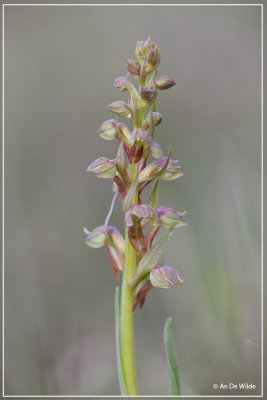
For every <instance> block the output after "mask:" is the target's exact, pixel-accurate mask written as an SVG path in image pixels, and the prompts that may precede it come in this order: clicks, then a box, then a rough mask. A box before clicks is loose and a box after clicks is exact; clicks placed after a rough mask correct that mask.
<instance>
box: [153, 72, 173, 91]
mask: <svg viewBox="0 0 267 400" xmlns="http://www.w3.org/2000/svg"><path fill="white" fill-rule="evenodd" d="M155 83H156V86H157V88H158V89H159V90H165V89H169V88H171V87H172V86H174V85H175V80H174V79H172V78H170V77H169V76H165V75H161V76H159V77H158V78H156V79H155Z"/></svg>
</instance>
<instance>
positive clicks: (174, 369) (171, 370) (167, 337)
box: [164, 318, 181, 396]
mask: <svg viewBox="0 0 267 400" xmlns="http://www.w3.org/2000/svg"><path fill="white" fill-rule="evenodd" d="M164 345H165V352H166V357H167V363H168V374H169V381H170V395H172V396H177V395H178V396H179V395H181V387H180V379H179V368H178V362H177V356H176V351H175V344H174V338H173V329H172V319H171V318H167V320H166V322H165V326H164Z"/></svg>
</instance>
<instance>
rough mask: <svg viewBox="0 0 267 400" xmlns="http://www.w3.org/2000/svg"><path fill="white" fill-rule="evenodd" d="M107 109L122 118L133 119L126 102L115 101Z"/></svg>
mask: <svg viewBox="0 0 267 400" xmlns="http://www.w3.org/2000/svg"><path fill="white" fill-rule="evenodd" d="M107 109H108V110H109V111H112V112H114V113H115V114H118V115H120V116H121V117H126V118H131V112H130V108H129V106H128V104H127V103H125V101H120V100H118V101H114V102H113V103H110V104H109V105H108V106H107Z"/></svg>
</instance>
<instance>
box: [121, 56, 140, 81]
mask: <svg viewBox="0 0 267 400" xmlns="http://www.w3.org/2000/svg"><path fill="white" fill-rule="evenodd" d="M124 64H125V65H126V67H127V69H128V71H129V72H130V74H132V75H133V76H134V77H135V78H137V77H138V75H139V72H140V65H139V64H138V62H137V61H135V60H131V59H130V58H125V59H124Z"/></svg>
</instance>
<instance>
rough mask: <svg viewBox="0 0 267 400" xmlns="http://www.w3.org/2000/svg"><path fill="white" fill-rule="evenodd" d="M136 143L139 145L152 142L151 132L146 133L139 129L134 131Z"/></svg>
mask: <svg viewBox="0 0 267 400" xmlns="http://www.w3.org/2000/svg"><path fill="white" fill-rule="evenodd" d="M134 137H135V141H136V142H139V143H142V144H144V143H148V142H149V141H150V140H151V136H150V133H149V131H145V130H144V129H141V128H138V129H136V130H135V131H134Z"/></svg>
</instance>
